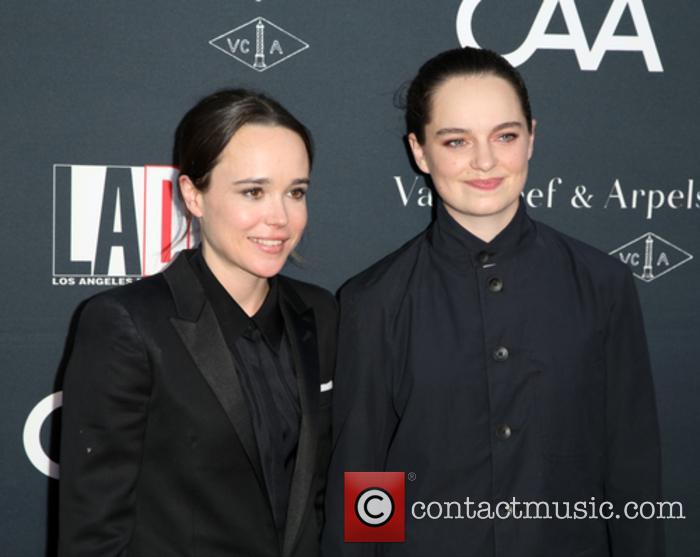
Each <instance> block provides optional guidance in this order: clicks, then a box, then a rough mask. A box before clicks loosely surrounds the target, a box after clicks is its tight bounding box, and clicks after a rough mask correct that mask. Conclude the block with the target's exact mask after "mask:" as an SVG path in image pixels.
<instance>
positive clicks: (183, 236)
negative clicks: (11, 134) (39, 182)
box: [53, 164, 195, 285]
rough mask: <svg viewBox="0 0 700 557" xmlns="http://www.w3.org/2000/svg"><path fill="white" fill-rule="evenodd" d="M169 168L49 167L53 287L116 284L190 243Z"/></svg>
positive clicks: (154, 270) (159, 265)
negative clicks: (51, 179) (52, 175)
mask: <svg viewBox="0 0 700 557" xmlns="http://www.w3.org/2000/svg"><path fill="white" fill-rule="evenodd" d="M177 176H178V171H177V169H176V168H174V167H172V166H90V165H69V164H56V165H54V181H53V198H54V215H53V223H54V227H53V228H54V229H53V284H54V285H74V284H79V285H92V284H109V285H116V284H124V283H127V282H132V281H133V280H136V279H138V278H140V277H142V276H146V275H151V274H154V273H157V272H158V271H160V270H161V269H162V268H163V267H164V266H165V265H166V264H167V263H169V262H170V261H171V259H172V258H173V257H174V256H175V255H176V254H177V252H178V251H180V250H181V249H183V248H187V247H190V246H191V245H194V242H195V238H194V236H193V233H192V230H190V229H189V228H188V227H187V220H186V218H185V212H184V210H183V207H182V204H181V202H180V199H179V196H178V195H177V190H176V187H177Z"/></svg>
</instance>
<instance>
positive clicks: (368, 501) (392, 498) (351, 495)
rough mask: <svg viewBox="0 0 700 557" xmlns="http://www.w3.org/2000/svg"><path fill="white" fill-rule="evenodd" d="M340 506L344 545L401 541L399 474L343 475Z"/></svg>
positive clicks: (403, 524)
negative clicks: (342, 509)
mask: <svg viewBox="0 0 700 557" xmlns="http://www.w3.org/2000/svg"><path fill="white" fill-rule="evenodd" d="M344 507H345V509H344V511H345V541H346V542H402V541H404V540H405V537H406V484H405V480H404V473H403V472H345V505H344Z"/></svg>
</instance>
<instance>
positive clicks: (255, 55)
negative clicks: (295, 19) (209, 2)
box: [209, 17, 309, 72]
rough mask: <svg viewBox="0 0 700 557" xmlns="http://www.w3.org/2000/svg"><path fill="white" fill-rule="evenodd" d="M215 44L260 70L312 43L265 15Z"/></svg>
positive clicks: (239, 27) (223, 50) (250, 66)
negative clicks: (276, 23) (266, 17)
mask: <svg viewBox="0 0 700 557" xmlns="http://www.w3.org/2000/svg"><path fill="white" fill-rule="evenodd" d="M209 44H210V45H211V46H213V47H214V48H216V49H218V50H220V51H221V52H223V53H224V54H227V55H228V56H230V57H231V58H234V59H236V60H238V61H239V62H241V63H242V64H245V65H246V66H248V67H249V68H252V69H253V70H255V71H258V72H264V71H265V70H269V69H270V68H272V67H273V66H276V65H277V64H279V63H281V62H284V61H285V60H287V59H288V58H291V57H292V56H294V55H296V54H299V53H300V52H301V51H303V50H306V49H307V48H309V44H308V43H306V42H304V41H302V40H301V39H300V38H299V37H296V36H295V35H292V34H291V33H289V32H288V31H285V30H284V29H282V28H281V27H280V26H279V25H275V24H274V23H272V22H271V21H269V20H267V19H265V18H264V17H256V18H255V19H252V20H250V21H249V22H248V23H244V24H243V25H240V26H238V27H236V28H235V29H231V30H230V31H227V32H226V33H224V34H223V35H219V36H218V37H216V38H214V39H212V40H211V41H209Z"/></svg>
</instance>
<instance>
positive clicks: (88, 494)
mask: <svg viewBox="0 0 700 557" xmlns="http://www.w3.org/2000/svg"><path fill="white" fill-rule="evenodd" d="M190 256H191V252H184V253H183V254H181V255H180V256H179V257H178V258H177V259H176V261H174V263H173V264H172V265H171V266H170V267H169V268H168V269H167V270H166V271H165V272H163V273H161V274H158V275H155V276H153V277H149V278H146V279H143V280H141V281H139V282H138V283H135V284H131V285H128V286H125V287H122V288H117V289H114V290H111V291H108V292H104V293H102V294H99V295H98V296H96V297H94V298H93V299H91V300H90V301H89V302H88V303H87V304H86V307H85V308H84V310H83V312H82V314H81V316H80V320H79V324H78V329H77V334H76V340H75V344H74V348H73V351H72V354H71V357H70V360H69V364H68V368H67V372H66V376H65V381H64V407H63V422H62V437H61V480H60V501H59V555H60V556H61V557H78V556H88V555H90V556H99V557H109V556H123V557H125V556H128V557H170V556H176V555H177V556H180V555H182V556H184V555H187V556H206V557H215V556H222V557H223V556H226V557H232V556H234V555H241V556H243V555H245V556H284V557H288V556H304V557H308V556H313V555H316V554H317V553H318V537H319V531H320V528H321V522H322V498H323V490H324V486H325V473H326V464H327V459H328V452H329V443H330V442H329V435H330V401H331V393H332V391H330V390H327V388H328V386H329V384H328V383H329V382H330V381H331V380H332V372H333V364H334V359H335V332H336V325H335V324H336V306H335V301H334V299H333V297H332V296H331V294H330V293H328V292H327V291H325V290H323V289H321V288H318V287H315V286H312V285H309V284H305V283H302V282H299V281H295V280H292V279H289V278H285V277H281V276H280V277H279V297H280V308H281V311H282V315H283V317H284V322H285V330H286V333H287V335H288V338H289V340H290V345H291V348H292V358H293V363H294V368H295V370H296V374H297V380H298V386H299V396H300V401H301V409H302V420H301V428H300V436H299V445H298V450H297V457H296V458H297V460H296V464H295V469H294V476H293V480H292V485H291V491H290V503H289V509H288V514H287V525H286V530H285V534H284V539H283V540H279V539H278V536H277V534H276V531H275V525H274V521H273V516H272V510H271V505H270V501H269V498H268V495H267V492H266V488H265V483H264V480H263V476H262V469H261V465H260V455H259V454H258V449H257V445H256V441H255V436H254V432H253V427H252V424H251V419H250V415H249V412H248V409H247V406H246V402H245V399H244V395H243V392H242V390H241V386H240V384H239V379H238V376H237V373H236V371H235V367H234V364H233V361H232V357H231V353H230V351H229V349H228V347H227V345H226V342H225V340H224V337H223V335H222V333H221V329H220V327H219V324H218V321H217V319H216V317H215V315H214V311H213V309H212V307H211V305H210V303H209V302H208V300H207V299H206V298H205V296H204V292H203V290H202V287H201V285H200V283H199V281H198V280H197V278H196V275H195V274H194V271H193V269H192V267H191V266H190V263H189V257H190ZM321 384H326V388H325V389H324V392H321V388H320V385H321ZM331 385H332V384H331Z"/></svg>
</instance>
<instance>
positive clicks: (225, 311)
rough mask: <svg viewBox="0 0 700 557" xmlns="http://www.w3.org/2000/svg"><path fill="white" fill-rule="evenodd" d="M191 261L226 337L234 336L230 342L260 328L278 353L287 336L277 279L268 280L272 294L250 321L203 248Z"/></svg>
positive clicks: (269, 293)
mask: <svg viewBox="0 0 700 557" xmlns="http://www.w3.org/2000/svg"><path fill="white" fill-rule="evenodd" d="M190 261H191V262H192V267H193V268H194V270H195V272H196V273H197V276H198V278H199V280H200V282H201V284H202V288H203V289H204V294H205V295H206V297H207V299H208V300H209V302H210V303H211V304H212V307H213V308H214V313H215V314H216V316H217V318H218V319H219V322H220V324H221V327H222V329H223V330H224V333H225V334H226V335H231V337H232V338H231V339H230V340H233V341H235V340H236V339H238V337H240V336H242V335H246V336H249V333H250V332H251V331H252V330H253V329H255V328H257V329H258V330H259V331H260V333H261V334H262V336H263V337H264V338H265V340H266V341H267V343H268V344H269V345H270V347H272V348H273V349H274V350H279V346H280V342H281V340H282V335H283V333H284V320H283V318H282V312H281V311H280V307H279V287H278V284H277V277H272V278H271V279H269V280H268V283H269V286H270V290H269V292H268V293H267V296H266V297H265V301H264V302H263V304H262V306H261V307H260V309H259V310H258V312H257V313H256V314H255V315H254V316H253V317H252V318H251V317H248V315H247V314H246V312H245V311H243V308H241V306H239V305H238V303H237V302H236V300H234V299H233V297H232V296H231V295H230V294H229V293H228V292H227V291H226V289H225V288H224V286H223V285H222V284H221V283H220V282H219V280H218V279H217V278H216V276H215V275H214V273H212V272H211V269H209V266H208V265H207V264H206V262H205V261H204V257H203V256H202V249H201V247H200V248H199V249H198V250H197V251H196V252H195V253H194V255H193V256H192V259H191V260H190Z"/></svg>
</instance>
